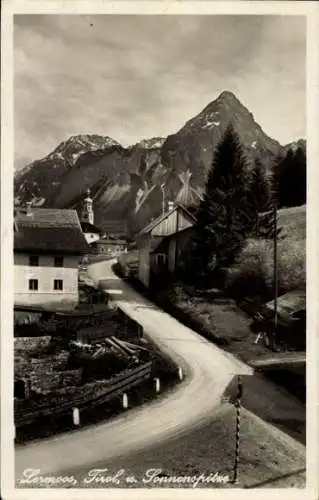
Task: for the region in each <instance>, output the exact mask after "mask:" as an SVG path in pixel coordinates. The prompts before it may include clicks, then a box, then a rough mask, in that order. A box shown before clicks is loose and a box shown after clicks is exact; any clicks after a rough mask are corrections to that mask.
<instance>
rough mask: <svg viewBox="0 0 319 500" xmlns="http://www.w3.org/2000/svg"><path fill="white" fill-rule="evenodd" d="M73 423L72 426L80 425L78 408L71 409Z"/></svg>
mask: <svg viewBox="0 0 319 500" xmlns="http://www.w3.org/2000/svg"><path fill="white" fill-rule="evenodd" d="M73 423H74V425H80V410H79V408H73Z"/></svg>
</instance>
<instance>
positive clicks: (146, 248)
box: [136, 202, 196, 287]
mask: <svg viewBox="0 0 319 500" xmlns="http://www.w3.org/2000/svg"><path fill="white" fill-rule="evenodd" d="M195 222H196V218H195V216H194V215H193V214H191V213H190V212H189V211H188V210H187V209H186V208H185V207H184V206H183V205H181V204H175V205H173V204H172V203H171V202H170V203H169V209H168V211H167V212H165V213H164V214H162V215H160V216H159V217H157V218H156V219H155V220H153V221H152V222H150V223H149V224H148V225H147V226H146V227H144V228H143V229H142V230H141V231H140V232H139V234H138V235H137V237H136V242H137V245H138V248H139V268H138V278H139V280H140V281H141V282H142V283H143V284H144V285H145V286H146V287H148V286H149V285H150V282H151V278H152V276H156V275H160V274H162V273H164V272H169V273H172V274H173V273H175V272H176V271H177V269H178V267H179V265H180V264H181V260H180V258H181V255H182V252H183V249H184V248H185V246H186V244H187V243H188V241H189V239H190V237H191V235H192V234H193V231H194V228H193V227H194V224H195Z"/></svg>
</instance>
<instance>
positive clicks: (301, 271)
mask: <svg viewBox="0 0 319 500" xmlns="http://www.w3.org/2000/svg"><path fill="white" fill-rule="evenodd" d="M277 264H278V291H279V293H285V292H288V291H290V290H293V289H295V288H303V287H305V285H306V272H305V266H306V246H305V241H304V240H297V239H295V238H294V237H290V238H288V237H287V238H285V239H284V240H279V242H278V246H277ZM273 284H274V245H273V242H272V241H269V240H253V239H251V240H247V242H246V245H245V247H244V248H243V250H242V252H241V253H240V255H239V256H238V258H237V260H236V262H235V263H234V265H233V266H232V267H231V268H229V269H228V272H227V280H226V287H227V289H228V291H229V292H230V293H232V294H233V295H240V296H241V297H244V296H249V295H250V296H252V295H259V296H266V295H267V294H270V295H271V296H272V290H273Z"/></svg>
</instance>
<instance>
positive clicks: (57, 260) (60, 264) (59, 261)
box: [54, 257, 63, 267]
mask: <svg viewBox="0 0 319 500" xmlns="http://www.w3.org/2000/svg"><path fill="white" fill-rule="evenodd" d="M54 267H63V257H54Z"/></svg>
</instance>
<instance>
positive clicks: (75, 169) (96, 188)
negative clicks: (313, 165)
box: [15, 91, 302, 229]
mask: <svg viewBox="0 0 319 500" xmlns="http://www.w3.org/2000/svg"><path fill="white" fill-rule="evenodd" d="M230 123H231V124H232V125H233V127H234V129H235V131H236V132H237V133H238V135H239V137H240V141H241V144H242V147H243V151H244V154H245V156H246V157H247V162H248V164H253V162H254V161H255V160H256V159H259V160H260V161H261V163H262V164H263V165H264V167H265V171H267V170H269V168H271V167H272V165H274V164H275V162H276V161H277V159H278V158H280V157H282V156H283V155H284V154H285V152H286V149H287V147H288V145H281V144H280V143H279V142H278V141H276V140H275V139H273V138H271V137H269V136H268V135H266V134H265V133H264V132H263V130H262V128H261V127H260V125H259V124H258V123H257V122H256V121H255V119H254V116H253V114H252V113H251V112H250V111H249V110H248V109H247V108H246V107H245V106H244V105H243V104H242V103H241V102H240V101H239V99H238V98H237V97H236V96H235V95H234V94H233V93H232V92H229V91H224V92H222V93H221V94H220V95H219V96H218V97H217V99H215V100H213V101H211V102H210V103H209V104H208V105H207V106H206V107H205V108H204V109H202V111H200V113H198V114H197V115H196V116H195V117H193V118H191V119H189V120H188V121H186V123H185V124H184V125H183V126H182V127H181V128H180V129H179V130H178V131H177V132H176V133H174V134H170V135H168V136H167V137H165V138H164V137H153V138H148V139H142V140H141V141H139V142H138V143H136V144H134V145H132V146H129V147H123V146H122V145H121V144H120V143H119V142H118V141H116V140H114V139H112V138H110V137H109V136H100V135H97V134H82V135H78V136H72V137H70V138H69V139H67V140H65V141H63V142H62V143H60V144H59V145H58V146H57V147H56V148H55V149H54V150H53V151H52V152H51V153H49V155H47V156H46V157H44V158H42V159H40V160H36V161H34V162H32V163H31V164H29V165H27V166H26V167H24V168H23V169H22V170H20V171H19V172H18V173H17V175H16V176H15V202H16V203H17V204H21V203H25V201H27V200H30V199H32V201H33V203H34V204H35V205H37V206H52V207H57V208H59V207H61V208H67V207H73V208H79V207H80V204H81V202H82V200H83V196H84V193H85V191H86V189H87V188H90V189H91V192H92V195H93V199H94V208H95V212H96V222H97V223H98V224H100V225H101V226H103V220H106V219H110V218H113V219H123V218H124V219H126V220H128V221H129V224H130V226H131V227H132V228H133V229H134V228H138V227H141V225H143V224H145V223H146V222H147V221H148V220H150V219H151V218H152V217H154V216H156V215H158V213H160V211H161V209H162V201H163V199H162V197H163V192H162V188H161V186H163V185H164V186H165V198H166V201H168V200H169V199H172V200H174V199H179V200H182V202H184V203H186V204H190V203H195V200H197V199H198V198H199V197H200V195H201V193H202V191H203V188H204V185H205V179H206V174H207V171H208V168H209V166H210V164H211V160H212V155H213V152H214V150H215V148H216V145H217V144H218V142H219V140H220V139H221V137H222V135H223V133H224V131H225V130H226V128H227V126H228V125H229V124H230ZM300 141H302V140H300ZM300 141H295V143H296V144H298V142H300Z"/></svg>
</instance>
